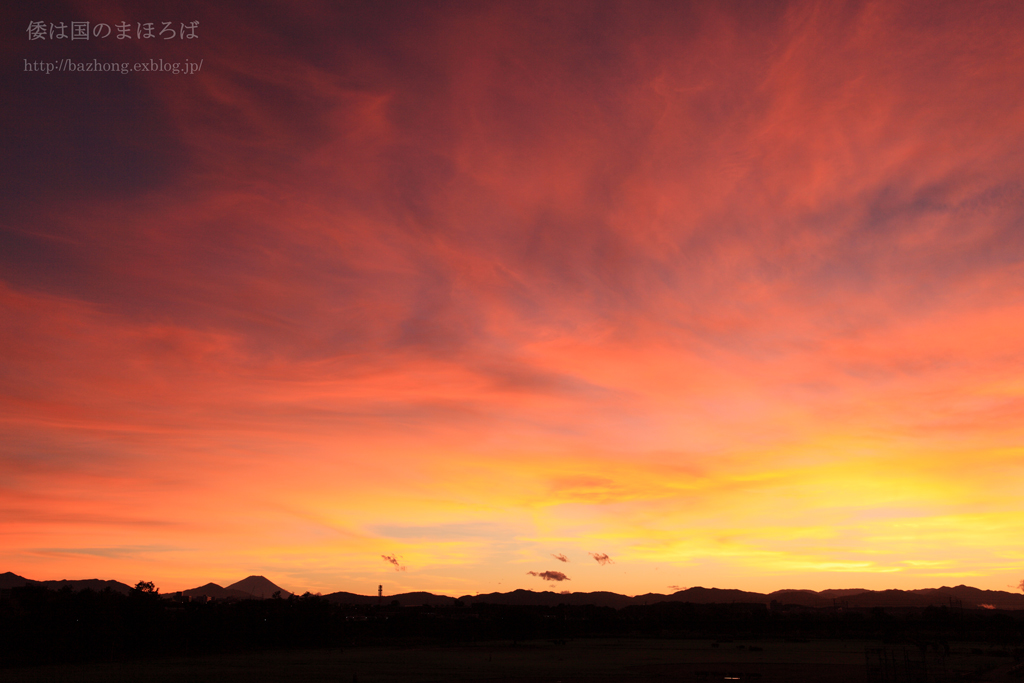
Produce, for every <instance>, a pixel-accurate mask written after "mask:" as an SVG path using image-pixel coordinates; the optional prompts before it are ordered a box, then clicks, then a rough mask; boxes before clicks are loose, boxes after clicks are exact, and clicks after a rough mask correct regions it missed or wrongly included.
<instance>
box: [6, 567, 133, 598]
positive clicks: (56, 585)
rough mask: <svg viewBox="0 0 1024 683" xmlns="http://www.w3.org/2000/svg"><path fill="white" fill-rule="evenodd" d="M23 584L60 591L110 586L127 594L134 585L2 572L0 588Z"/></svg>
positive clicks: (100, 588) (118, 591)
mask: <svg viewBox="0 0 1024 683" xmlns="http://www.w3.org/2000/svg"><path fill="white" fill-rule="evenodd" d="M21 586H40V587H42V588H48V589H50V590H54V591H59V590H60V589H61V588H64V587H68V588H70V589H71V590H73V591H81V590H86V589H88V590H93V591H96V592H97V593H98V592H100V591H102V590H106V589H107V588H109V589H110V590H112V591H115V592H117V593H124V594H125V595H127V594H128V593H131V592H132V587H131V586H129V585H127V584H123V583H121V582H120V581H111V580H104V579H74V580H68V579H61V580H59V581H35V580H33V579H26V578H25V577H24V576H18V575H17V574H14V573H12V572H4V573H3V574H0V589H6V588H20V587H21Z"/></svg>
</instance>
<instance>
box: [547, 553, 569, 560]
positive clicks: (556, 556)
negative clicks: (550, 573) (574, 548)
mask: <svg viewBox="0 0 1024 683" xmlns="http://www.w3.org/2000/svg"><path fill="white" fill-rule="evenodd" d="M551 557H553V558H555V559H556V560H558V561H559V562H568V561H569V558H568V557H566V556H565V555H563V554H561V553H559V554H557V555H555V554H554V553H552V554H551Z"/></svg>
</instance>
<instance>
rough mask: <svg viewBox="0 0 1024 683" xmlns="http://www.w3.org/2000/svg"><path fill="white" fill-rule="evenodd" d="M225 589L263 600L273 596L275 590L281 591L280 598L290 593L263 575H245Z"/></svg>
mask: <svg viewBox="0 0 1024 683" xmlns="http://www.w3.org/2000/svg"><path fill="white" fill-rule="evenodd" d="M227 590H230V591H238V592H240V593H244V594H245V595H246V596H248V597H251V598H260V599H264V600H265V599H267V598H272V597H274V593H277V592H280V593H281V597H282V598H287V597H288V596H290V595H291V593H289V592H288V591H286V590H285V589H283V588H281V587H280V586H278V585H276V584H275V583H274V582H272V581H270V580H269V579H267V578H266V577H263V576H249V577H246V578H244V579H242V580H241V581H238V582H237V583H233V584H231V585H230V586H228V587H227Z"/></svg>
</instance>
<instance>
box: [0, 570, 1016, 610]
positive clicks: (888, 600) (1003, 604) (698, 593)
mask: <svg viewBox="0 0 1024 683" xmlns="http://www.w3.org/2000/svg"><path fill="white" fill-rule="evenodd" d="M30 585H31V586H40V587H43V588H49V589H51V590H60V589H61V588H64V587H65V586H67V587H69V588H71V589H72V590H74V591H80V590H84V589H91V590H94V591H102V590H104V589H106V588H110V589H111V590H114V591H117V592H119V593H125V594H128V593H130V592H131V591H132V588H131V587H130V586H128V585H126V584H123V583H121V582H120V581H110V580H101V579H81V580H73V581H69V580H61V581H34V580H32V579H27V578H25V577H23V576H18V575H17V574H14V573H12V572H5V573H3V574H0V589H4V590H7V589H11V588H18V587H21V586H30ZM277 591H281V597H282V598H288V597H289V596H291V595H292V593H290V592H289V591H286V590H284V589H283V588H281V587H280V586H278V585H277V584H275V583H273V582H272V581H270V580H269V579H267V578H266V577H263V576H249V577H247V578H245V579H242V580H241V581H238V582H236V583H233V584H231V585H230V586H228V587H226V588H225V587H222V586H220V585H218V584H215V583H207V584H205V585H203V586H199V587H197V588H190V589H188V590H185V591H181V593H182V595H186V596H190V597H196V596H202V595H205V596H207V597H209V598H213V599H215V600H224V599H228V598H231V599H235V600H246V599H267V598H271V597H273V595H274V593H275V592H277ZM323 597H324V598H326V599H327V600H329V601H331V602H333V603H336V604H343V605H376V604H377V603H378V598H377V596H376V595H358V594H356V593H348V592H345V591H338V592H336V593H330V594H327V595H324V596H323ZM380 601H381V602H382V603H383V604H385V605H390V604H391V603H393V602H397V603H398V604H399V605H401V606H403V607H410V606H419V605H426V606H443V605H454V604H456V601H459V602H461V603H462V604H464V605H470V604H473V603H489V604H493V605H538V606H549V607H553V606H557V605H561V604H565V605H580V606H582V605H595V606H598V607H613V608H615V609H620V608H622V607H627V606H629V605H645V604H646V605H653V604H655V603H659V602H690V603H696V604H726V603H760V604H764V605H770V604H772V603H775V604H776V605H778V606H798V607H812V608H825V607H845V608H851V609H870V608H874V607H882V608H886V607H890V608H899V607H907V608H924V607H928V606H943V605H946V606H954V607H958V608H959V607H962V608H963V609H997V610H1024V595H1021V594H1019V593H1010V592H1007V591H993V590H982V589H979V588H972V587H970V586H964V585H960V586H953V587H949V586H943V587H941V588H920V589H916V590H907V591H904V590H883V591H872V590H866V589H863V588H843V589H829V590H823V591H812V590H800V589H787V590H779V591H774V592H772V593H753V592H749V591H741V590H735V589H722V588H703V587H700V586H698V587H694V588H687V589H685V590H681V591H677V592H675V593H671V594H664V593H646V594H644V595H637V596H633V597H631V596H628V595H620V594H618V593H610V592H607V591H596V592H593V593H555V592H553V591H540V592H537V591H531V590H524V589H518V590H514V591H511V592H509V593H485V594H477V595H463V596H461V597H458V598H455V597H451V596H447V595H435V594H433V593H427V592H422V591H420V592H413V593H399V594H397V595H385V596H384V597H383V599H382V600H380Z"/></svg>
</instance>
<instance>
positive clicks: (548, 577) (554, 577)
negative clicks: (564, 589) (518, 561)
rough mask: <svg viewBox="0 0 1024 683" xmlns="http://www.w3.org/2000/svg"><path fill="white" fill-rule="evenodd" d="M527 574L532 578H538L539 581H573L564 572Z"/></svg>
mask: <svg viewBox="0 0 1024 683" xmlns="http://www.w3.org/2000/svg"><path fill="white" fill-rule="evenodd" d="M526 573H527V574H529V575H530V576H536V577H537V578H538V579H544V580H545V581H571V579H570V578H569V577H568V576H566V575H565V574H563V573H562V572H555V571H546V572H526Z"/></svg>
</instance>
